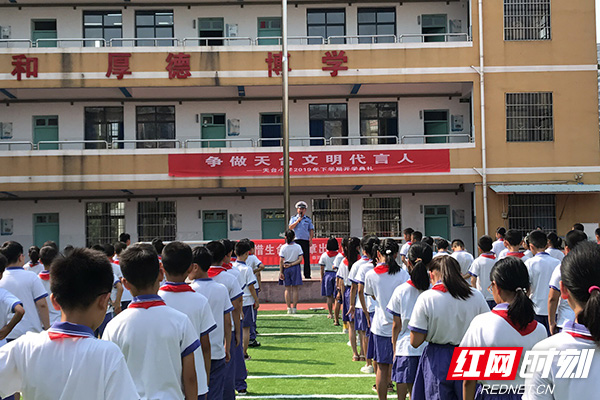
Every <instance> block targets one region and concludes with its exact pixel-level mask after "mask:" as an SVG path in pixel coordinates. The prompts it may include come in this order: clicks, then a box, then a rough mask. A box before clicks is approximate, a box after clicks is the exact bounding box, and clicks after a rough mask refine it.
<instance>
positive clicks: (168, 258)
mask: <svg viewBox="0 0 600 400" xmlns="http://www.w3.org/2000/svg"><path fill="white" fill-rule="evenodd" d="M162 263H163V267H164V268H165V271H167V272H168V273H170V274H175V275H183V274H185V273H186V271H187V270H188V269H189V268H190V265H192V248H191V247H190V246H188V245H187V244H185V243H183V242H171V243H169V244H168V245H166V246H165V248H164V249H163V251H162Z"/></svg>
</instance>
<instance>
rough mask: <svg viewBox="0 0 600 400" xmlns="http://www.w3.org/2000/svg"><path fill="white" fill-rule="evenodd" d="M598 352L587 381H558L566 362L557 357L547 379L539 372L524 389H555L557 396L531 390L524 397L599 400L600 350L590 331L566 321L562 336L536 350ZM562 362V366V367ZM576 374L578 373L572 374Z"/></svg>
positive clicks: (542, 342)
mask: <svg viewBox="0 0 600 400" xmlns="http://www.w3.org/2000/svg"><path fill="white" fill-rule="evenodd" d="M550 349H556V350H558V351H560V350H571V351H573V350H581V351H583V350H595V351H594V353H593V354H594V355H593V359H592V360H591V364H590V369H589V374H588V377H587V378H584V379H565V378H563V379H559V378H556V376H557V372H558V371H559V370H560V369H562V368H564V360H563V361H562V362H561V358H560V357H558V356H555V357H554V358H553V360H552V366H551V367H550V373H549V374H548V377H547V378H542V376H541V373H540V372H535V373H534V374H533V377H532V378H527V379H526V380H525V385H526V386H529V385H532V386H533V387H534V388H535V387H538V386H540V385H541V386H542V387H544V388H546V387H547V385H550V387H552V388H553V389H554V394H550V393H547V391H544V393H542V394H539V393H537V392H536V391H535V390H528V391H526V392H525V394H524V395H523V400H546V399H548V400H550V399H553V400H573V399H578V400H579V399H581V400H583V399H585V400H587V399H597V398H598V381H599V380H600V346H598V344H597V343H596V342H594V340H593V338H592V336H591V335H590V332H589V330H588V329H587V328H586V327H585V326H583V325H581V324H577V323H575V322H573V321H567V322H566V323H565V324H564V326H563V330H562V332H561V333H558V334H556V335H554V336H550V337H549V338H548V339H545V340H542V341H541V342H539V343H538V344H536V345H535V346H533V350H534V351H535V350H550ZM559 362H560V364H559ZM573 373H575V370H574V371H573Z"/></svg>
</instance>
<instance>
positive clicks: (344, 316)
mask: <svg viewBox="0 0 600 400" xmlns="http://www.w3.org/2000/svg"><path fill="white" fill-rule="evenodd" d="M349 310H350V286H346V287H344V303H343V304H342V321H344V322H350V321H354V315H348V311H349Z"/></svg>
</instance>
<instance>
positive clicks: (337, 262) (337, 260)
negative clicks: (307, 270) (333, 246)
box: [333, 253, 344, 270]
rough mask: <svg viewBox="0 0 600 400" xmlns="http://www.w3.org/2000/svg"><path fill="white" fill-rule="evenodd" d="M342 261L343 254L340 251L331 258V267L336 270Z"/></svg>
mask: <svg viewBox="0 0 600 400" xmlns="http://www.w3.org/2000/svg"><path fill="white" fill-rule="evenodd" d="M342 261H344V255H343V254H342V253H338V255H337V256H335V258H334V259H333V268H334V269H336V270H337V269H338V268H339V267H340V264H341V263H342Z"/></svg>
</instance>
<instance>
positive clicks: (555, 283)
mask: <svg viewBox="0 0 600 400" xmlns="http://www.w3.org/2000/svg"><path fill="white" fill-rule="evenodd" d="M587 239H588V237H587V235H586V234H585V233H584V232H582V231H579V230H571V231H569V232H567V234H566V235H565V242H566V245H565V252H566V253H567V254H569V252H570V251H571V250H573V249H574V248H575V246H577V245H578V244H579V243H581V242H585V241H587ZM549 286H550V292H549V293H548V328H549V329H550V334H551V335H554V334H556V333H558V332H560V330H561V329H562V327H563V326H564V324H565V323H566V322H567V321H574V320H575V313H574V312H573V309H572V308H571V306H569V303H568V302H567V300H566V299H563V298H561V292H560V265H559V266H557V267H556V268H554V271H553V272H552V276H551V277H550V285H549Z"/></svg>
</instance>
